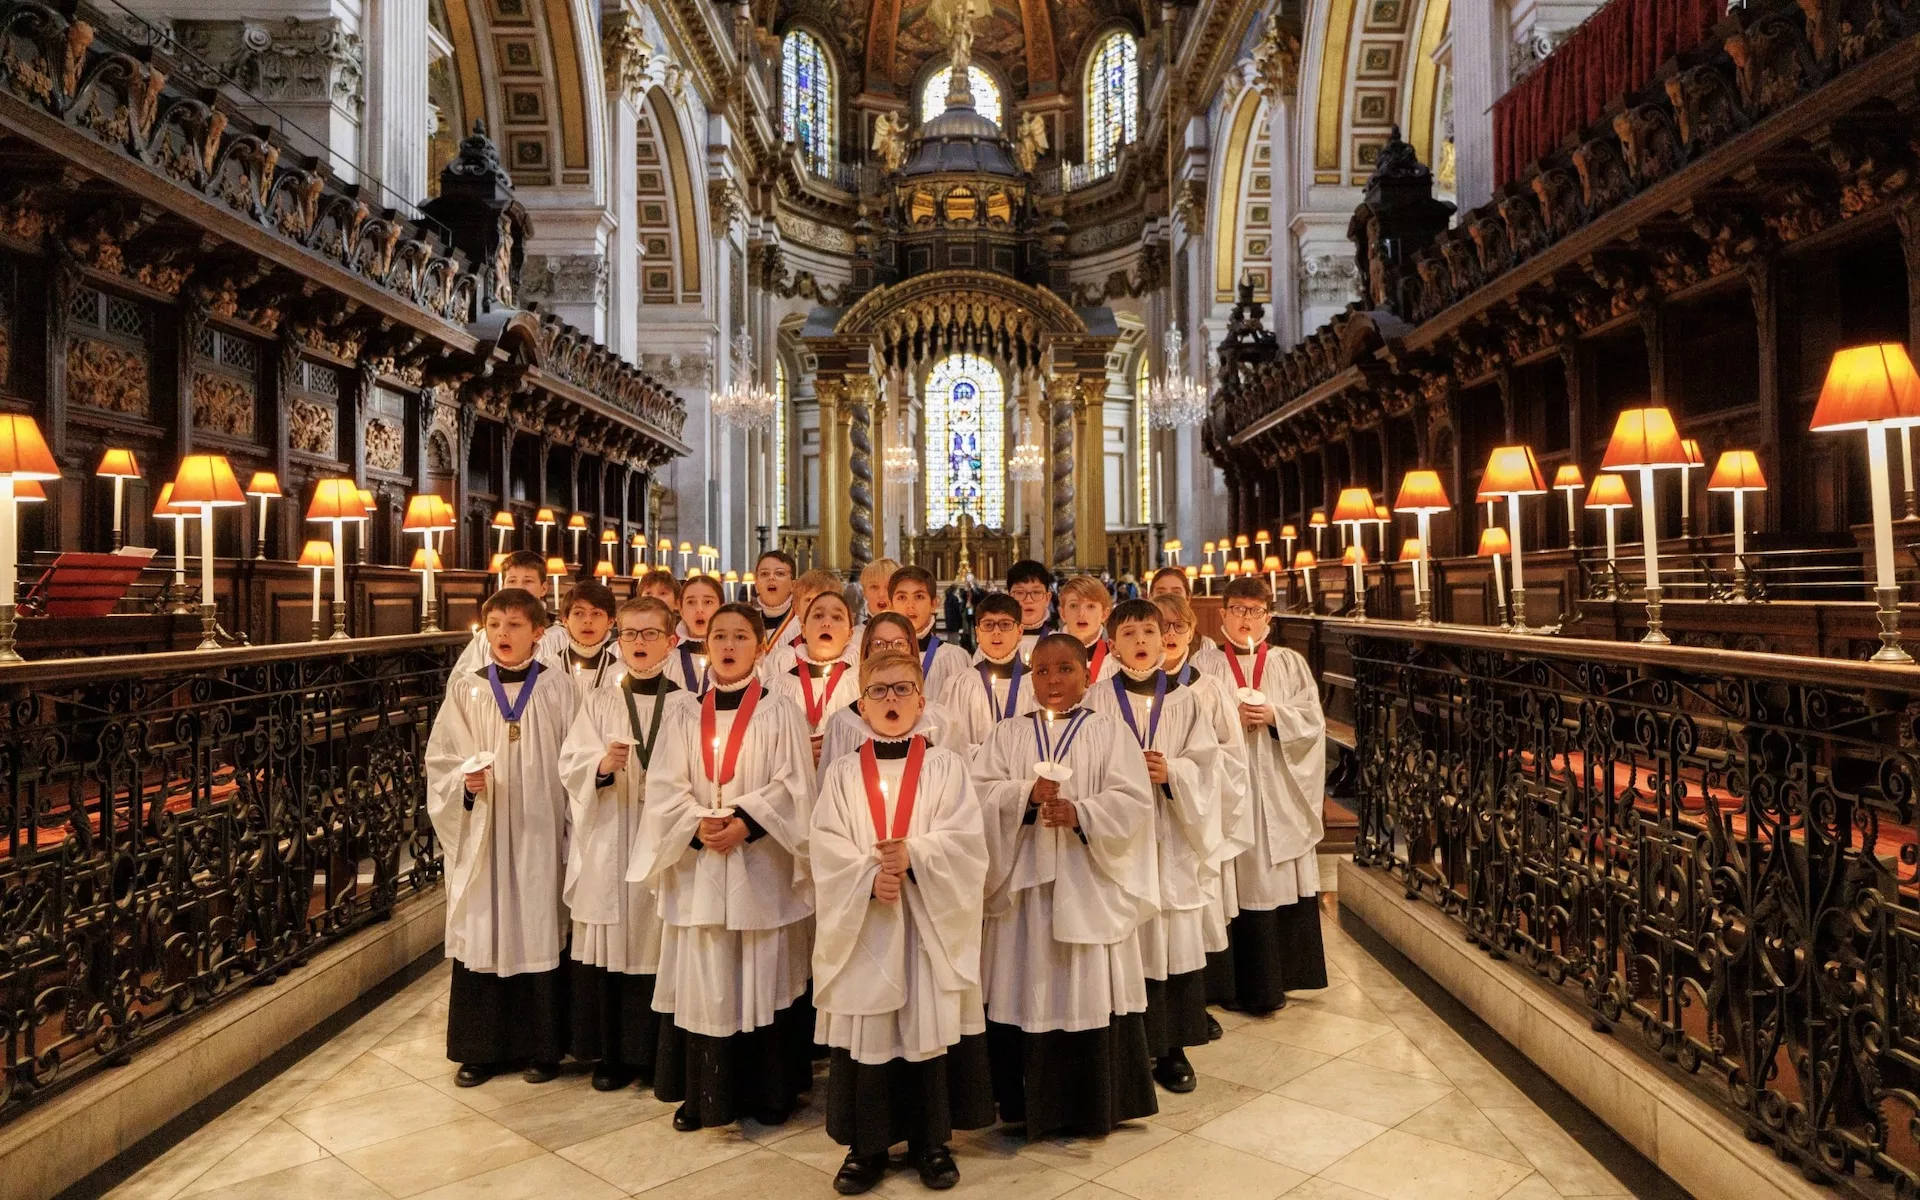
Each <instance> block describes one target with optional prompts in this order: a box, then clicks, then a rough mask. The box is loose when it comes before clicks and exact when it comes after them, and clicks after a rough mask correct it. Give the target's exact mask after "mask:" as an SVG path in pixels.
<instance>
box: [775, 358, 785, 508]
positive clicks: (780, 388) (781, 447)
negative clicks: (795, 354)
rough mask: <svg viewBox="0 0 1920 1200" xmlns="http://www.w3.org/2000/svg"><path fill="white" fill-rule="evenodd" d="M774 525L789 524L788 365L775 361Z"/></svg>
mask: <svg viewBox="0 0 1920 1200" xmlns="http://www.w3.org/2000/svg"><path fill="white" fill-rule="evenodd" d="M773 394H774V395H775V396H776V397H777V398H778V399H779V403H778V404H777V405H776V406H775V407H774V410H773V523H774V524H775V525H785V524H786V523H787V364H786V363H784V362H782V361H781V360H779V359H777V358H776V359H774V360H773Z"/></svg>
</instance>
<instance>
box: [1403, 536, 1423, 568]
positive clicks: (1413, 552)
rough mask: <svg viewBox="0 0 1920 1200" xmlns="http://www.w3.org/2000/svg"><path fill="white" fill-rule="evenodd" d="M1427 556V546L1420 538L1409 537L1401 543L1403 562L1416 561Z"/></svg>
mask: <svg viewBox="0 0 1920 1200" xmlns="http://www.w3.org/2000/svg"><path fill="white" fill-rule="evenodd" d="M1426 556H1427V551H1426V547H1424V546H1422V545H1421V544H1420V539H1419V538H1408V539H1407V540H1406V541H1404V542H1401V543H1400V561H1401V562H1416V561H1418V560H1420V559H1423V558H1425V557H1426Z"/></svg>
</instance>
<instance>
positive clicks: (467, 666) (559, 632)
mask: <svg viewBox="0 0 1920 1200" xmlns="http://www.w3.org/2000/svg"><path fill="white" fill-rule="evenodd" d="M567 640H568V639H567V627H566V626H565V625H562V624H560V623H559V622H558V621H555V622H554V623H553V624H551V625H548V626H547V627H546V628H545V629H543V630H541V631H540V636H539V637H538V638H537V639H535V640H534V643H533V652H534V655H535V656H536V657H538V658H539V659H540V661H541V662H543V663H547V664H548V665H550V666H561V665H563V664H564V663H565V662H566V657H567ZM492 661H493V647H492V646H490V645H488V643H487V627H486V623H485V622H484V621H482V622H481V624H480V626H479V627H478V628H476V629H475V630H474V631H473V638H472V640H471V641H469V642H468V643H467V644H466V645H465V646H463V647H462V648H461V650H460V657H459V658H457V659H455V660H454V663H453V676H454V677H455V678H458V677H459V676H461V675H469V674H472V673H473V672H475V671H484V670H486V669H487V664H488V663H490V662H492Z"/></svg>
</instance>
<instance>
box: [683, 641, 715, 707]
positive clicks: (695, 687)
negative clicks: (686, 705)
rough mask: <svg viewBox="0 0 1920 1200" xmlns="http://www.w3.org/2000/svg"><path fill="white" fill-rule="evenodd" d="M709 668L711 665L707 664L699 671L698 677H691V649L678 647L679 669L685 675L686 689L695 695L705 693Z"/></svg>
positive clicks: (710, 668)
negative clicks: (705, 667) (706, 666)
mask: <svg viewBox="0 0 1920 1200" xmlns="http://www.w3.org/2000/svg"><path fill="white" fill-rule="evenodd" d="M711 670H712V667H711V666H709V667H708V668H707V669H706V670H703V671H701V672H700V678H698V679H695V678H694V677H693V651H691V650H689V649H687V648H686V647H685V646H682V647H680V671H681V674H682V675H684V676H685V677H686V680H687V690H689V691H691V692H692V693H693V694H694V695H696V696H704V695H706V694H707V675H708V673H709V672H710V671H711Z"/></svg>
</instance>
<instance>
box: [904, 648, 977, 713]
mask: <svg viewBox="0 0 1920 1200" xmlns="http://www.w3.org/2000/svg"><path fill="white" fill-rule="evenodd" d="M913 656H914V657H915V658H917V659H919V660H920V671H921V673H922V674H923V675H924V676H926V685H925V688H924V694H925V695H926V697H927V703H929V704H931V703H933V702H934V701H935V700H937V699H938V698H939V697H940V696H941V695H942V694H943V693H944V692H945V691H946V688H947V681H948V680H949V679H952V678H953V677H954V676H955V675H958V674H960V673H961V672H962V671H965V670H967V669H968V668H969V667H970V666H971V664H972V662H973V656H972V655H970V654H968V653H967V649H966V647H965V646H962V645H960V644H959V643H958V642H950V641H947V640H946V639H945V638H941V639H940V643H939V645H937V646H934V647H933V657H932V658H928V657H927V645H926V644H925V639H924V638H923V639H922V645H921V646H920V648H919V649H917V650H914V651H913Z"/></svg>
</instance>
